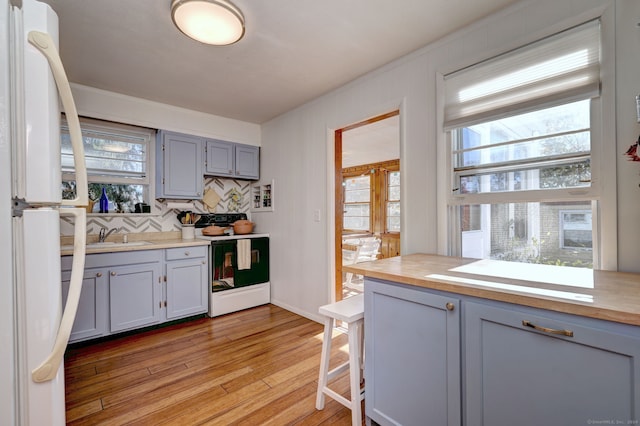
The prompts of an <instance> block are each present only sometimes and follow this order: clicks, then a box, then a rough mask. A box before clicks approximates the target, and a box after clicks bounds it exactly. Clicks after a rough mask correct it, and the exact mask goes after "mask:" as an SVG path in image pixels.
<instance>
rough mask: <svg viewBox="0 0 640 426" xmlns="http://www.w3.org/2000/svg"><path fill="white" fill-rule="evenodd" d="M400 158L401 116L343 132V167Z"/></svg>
mask: <svg viewBox="0 0 640 426" xmlns="http://www.w3.org/2000/svg"><path fill="white" fill-rule="evenodd" d="M399 158H400V116H398V115H396V116H393V117H389V118H386V119H384V120H380V121H376V122H375V123H371V124H367V125H365V126H361V127H356V128H354V129H351V130H346V131H344V132H342V167H343V168H347V167H352V166H360V165H363V164H375V163H381V162H383V161H389V160H397V159H399Z"/></svg>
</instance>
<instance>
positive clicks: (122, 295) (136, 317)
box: [109, 263, 162, 332]
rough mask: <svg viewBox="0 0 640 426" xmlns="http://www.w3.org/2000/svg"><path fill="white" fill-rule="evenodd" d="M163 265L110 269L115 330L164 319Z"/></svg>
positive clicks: (110, 291)
mask: <svg viewBox="0 0 640 426" xmlns="http://www.w3.org/2000/svg"><path fill="white" fill-rule="evenodd" d="M161 295H162V283H161V280H160V264H159V263H150V264H140V265H132V266H122V267H114V268H111V269H110V271H109V302H110V312H111V332H117V331H122V330H128V329H132V328H137V327H142V326H146V325H151V324H155V323H157V322H159V321H160V311H161V308H162V307H161V306H160V305H161V303H162V302H161V301H160V299H161Z"/></svg>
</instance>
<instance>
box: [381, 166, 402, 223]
mask: <svg viewBox="0 0 640 426" xmlns="http://www.w3.org/2000/svg"><path fill="white" fill-rule="evenodd" d="M384 172H385V174H384V200H383V203H382V204H383V210H382V223H383V226H384V233H386V234H399V233H400V232H401V231H400V230H398V231H390V230H389V221H388V215H387V212H388V211H389V210H388V206H389V203H396V202H397V203H399V204H400V212H401V213H400V220H402V198H398V199H397V200H391V199H390V197H389V188H390V185H389V183H390V179H389V175H390V174H391V173H399V174H400V183H399V184H398V187H399V188H400V189H401V191H400V193H401V194H402V173H401V172H400V164H395V165H390V166H388V167H387V168H385V170H384ZM400 226H401V227H402V224H400Z"/></svg>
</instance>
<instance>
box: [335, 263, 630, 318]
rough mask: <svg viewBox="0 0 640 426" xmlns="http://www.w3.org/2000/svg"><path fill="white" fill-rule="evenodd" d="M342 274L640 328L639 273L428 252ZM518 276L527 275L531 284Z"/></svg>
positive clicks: (357, 267) (360, 266) (347, 268)
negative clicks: (451, 255)
mask: <svg viewBox="0 0 640 426" xmlns="http://www.w3.org/2000/svg"><path fill="white" fill-rule="evenodd" d="M342 270H343V271H344V272H352V273H355V274H360V275H364V276H365V277H368V278H377V279H381V280H387V281H393V282H397V283H401V284H407V285H411V286H416V287H424V288H426V289H433V290H441V291H446V292H450V293H456V294H460V295H467V296H474V297H479V298H483V299H490V300H497V301H501V302H507V303H515V304H518V305H524V306H530V307H534V308H541V309H547V310H551V311H558V312H564V313H568V314H573V315H580V316H584V317H591V318H596V319H601V320H607V321H615V322H619V323H624V324H631V325H638V326H640V274H633V273H624V272H610V271H592V270H590V269H585V268H571V267H563V268H558V267H553V266H548V265H532V264H522V263H514V262H503V261H495V260H477V259H466V258H460V257H450V256H439V255H429V254H411V255H407V256H399V257H392V258H388V259H380V260H377V261H375V262H364V263H358V264H355V265H348V266H347V265H345V266H343V268H342ZM516 276H518V277H522V276H526V277H527V279H528V280H522V279H517V278H515V277H516ZM529 280H531V281H529Z"/></svg>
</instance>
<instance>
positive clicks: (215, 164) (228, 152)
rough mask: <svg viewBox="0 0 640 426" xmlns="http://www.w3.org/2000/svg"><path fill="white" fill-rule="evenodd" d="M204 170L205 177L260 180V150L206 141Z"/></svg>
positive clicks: (255, 147)
mask: <svg viewBox="0 0 640 426" xmlns="http://www.w3.org/2000/svg"><path fill="white" fill-rule="evenodd" d="M204 169H205V174H206V175H211V176H226V177H234V178H239V179H250V180H257V179H259V178H260V148H259V147H257V146H253V145H242V144H237V143H233V142H227V141H221V140H216V139H208V140H207V142H206V164H205V168H204Z"/></svg>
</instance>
